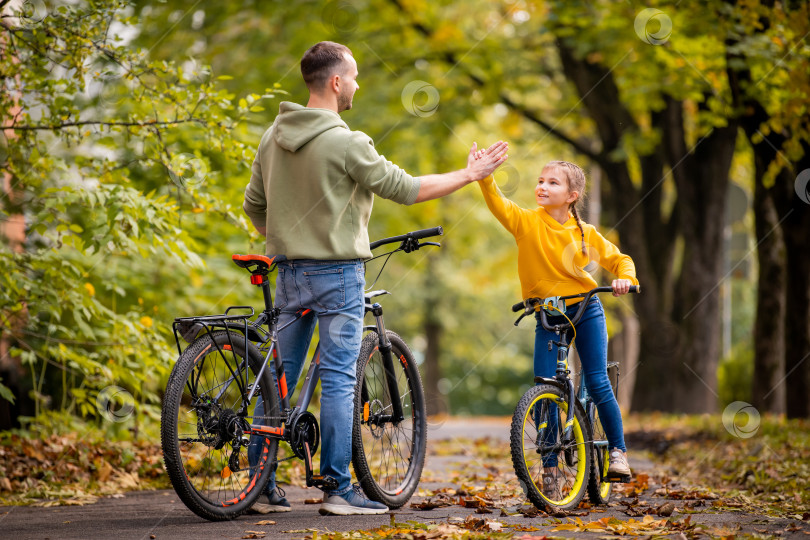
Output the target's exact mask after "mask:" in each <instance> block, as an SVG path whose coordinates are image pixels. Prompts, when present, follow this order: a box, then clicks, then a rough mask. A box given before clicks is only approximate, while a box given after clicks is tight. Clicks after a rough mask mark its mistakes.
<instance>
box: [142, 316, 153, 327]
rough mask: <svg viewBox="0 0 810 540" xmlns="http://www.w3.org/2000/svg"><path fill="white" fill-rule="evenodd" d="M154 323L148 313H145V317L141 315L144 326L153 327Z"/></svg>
mask: <svg viewBox="0 0 810 540" xmlns="http://www.w3.org/2000/svg"><path fill="white" fill-rule="evenodd" d="M152 324H153V323H152V317H149V316H148V315H144V316H143V317H141V325H143V326H144V327H146V328H152Z"/></svg>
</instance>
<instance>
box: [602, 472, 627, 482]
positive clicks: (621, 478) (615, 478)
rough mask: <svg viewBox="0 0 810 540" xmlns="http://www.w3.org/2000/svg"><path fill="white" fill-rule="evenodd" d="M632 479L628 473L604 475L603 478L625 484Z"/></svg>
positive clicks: (606, 480)
mask: <svg viewBox="0 0 810 540" xmlns="http://www.w3.org/2000/svg"><path fill="white" fill-rule="evenodd" d="M632 480H633V477H632V476H631V475H629V474H612V475H609V476H605V478H604V481H605V482H611V483H614V484H626V483H628V482H631V481H632Z"/></svg>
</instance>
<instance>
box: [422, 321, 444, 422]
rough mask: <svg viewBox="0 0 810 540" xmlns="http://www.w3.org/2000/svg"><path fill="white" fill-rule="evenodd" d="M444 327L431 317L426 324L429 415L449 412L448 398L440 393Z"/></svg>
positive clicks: (425, 384)
mask: <svg viewBox="0 0 810 540" xmlns="http://www.w3.org/2000/svg"><path fill="white" fill-rule="evenodd" d="M441 334H442V327H441V325H440V324H439V323H437V322H434V321H431V320H430V317H428V318H427V320H426V322H425V340H426V341H427V346H426V347H425V378H424V388H425V404H426V406H427V413H428V415H429V416H430V415H434V414H445V413H447V412H448V405H447V396H445V395H444V394H442V393H441V392H440V391H439V380H440V379H441V376H442V371H441V366H440V365H439V353H440V351H441V347H440V344H441Z"/></svg>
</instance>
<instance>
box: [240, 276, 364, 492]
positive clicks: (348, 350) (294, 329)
mask: <svg viewBox="0 0 810 540" xmlns="http://www.w3.org/2000/svg"><path fill="white" fill-rule="evenodd" d="M364 286H365V267H364V266H363V261H360V260H358V261H313V260H295V261H285V262H282V263H279V265H278V277H277V278H276V301H275V305H276V307H278V308H281V316H280V317H279V327H282V326H284V325H285V324H287V323H288V322H289V321H291V320H293V319H294V318H295V314H296V313H297V312H298V311H299V310H302V309H311V310H312V312H310V313H309V314H307V315H306V316H304V317H302V318H301V320H299V321H297V322H295V323H293V324H292V325H290V326H289V327H287V328H286V329H285V330H283V331H281V332H279V335H278V340H279V342H278V346H279V354H280V355H281V358H282V360H283V364H284V375H285V377H286V379H287V387H288V388H289V391H290V393H292V391H293V390H294V389H295V386H296V383H297V382H298V378H299V377H300V376H301V371H302V370H303V367H304V360H305V359H306V354H307V351H308V350H309V344H310V341H311V340H312V335H313V333H314V331H315V323H318V328H319V334H318V335H319V340H320V347H321V349H320V375H321V417H320V428H321V447H320V448H321V471H320V472H321V474H323V475H325V476H331V477H332V478H334V479H335V480H337V482H338V488H337V489H336V490H335V491H334V492H331V493H330V494H338V495H342V494H343V493H345V492H347V491H349V490H351V474H350V473H349V462H350V461H351V459H352V419H353V415H354V386H355V380H356V369H357V356H358V355H359V354H360V344H361V340H362V334H363V315H364V314H365V302H364V296H363V287H364ZM268 367H269V368H272V365H270V366H268ZM272 371H274V370H272ZM263 414H264V404H263V403H262V401H261V399H260V400H259V402H258V404H257V405H256V408H255V410H254V416H262V415H263ZM261 444H262V440H261V437H258V436H253V437H251V440H250V446H249V447H248V461H249V462H250V465H251V467H255V466H256V464H257V463H258V461H259V456H260V451H261ZM275 486H276V479H275V470H274V471H273V474H272V476H271V478H270V481H269V482H268V483H267V487H266V489H265V491H266V492H267V493H269V492H271V491H272V490H273V489H275Z"/></svg>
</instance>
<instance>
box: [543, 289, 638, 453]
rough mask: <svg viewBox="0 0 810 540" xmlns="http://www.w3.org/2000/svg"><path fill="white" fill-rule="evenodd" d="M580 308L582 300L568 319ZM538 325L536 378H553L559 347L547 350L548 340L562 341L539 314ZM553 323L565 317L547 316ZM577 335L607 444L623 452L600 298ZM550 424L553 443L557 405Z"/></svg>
mask: <svg viewBox="0 0 810 540" xmlns="http://www.w3.org/2000/svg"><path fill="white" fill-rule="evenodd" d="M578 309H579V303H577V304H574V305H573V306H571V307H569V308H568V309H566V310H565V314H566V315H567V316H568V318H571V317H573V316H574V315H575V314H576V312H577V310H578ZM535 317H536V318H537V327H536V328H535V334H534V375H535V376H536V377H553V376H554V374H555V373H556V372H557V347H556V346H552V347H551V350H550V351H549V350H548V342H549V340H553V341H559V339H558V337H557V334H555V333H554V332H549V331H548V330H546V329H545V328H543V325H542V323H541V322H540V314H539V313H537V314H535ZM548 321H549V323H550V324H551V325H554V324H563V323H565V322H566V321H565V319H564V318H563V317H562V316H560V315H558V316H556V317H548ZM576 330H577V337H576V340H575V342H574V343H575V344H576V349H577V351H578V352H579V359H580V362H581V363H582V373H583V376H584V378H585V379H584V380H585V387H586V388H587V389H588V393H589V394H590V395H591V398H592V399H593V401H594V403H596V409H597V410H598V411H599V418H600V419H601V421H602V426H603V427H604V428H605V435H606V436H607V440H608V446H609V447H610V449H613V448H618V449H619V450H622V451H624V450H625V449H626V448H625V445H624V427H623V426H622V413H621V411H620V410H619V404H618V402H617V401H616V396H614V395H613V390H612V388H611V386H610V380H609V379H608V374H607V343H608V336H607V326H606V325H605V311H604V309H602V303H601V302H600V301H599V299H598V298H595V297H594V298H591V300H590V302H589V303H588V307H586V308H585V313H583V315H582V318H581V319H580V321H579V324H577V326H576ZM549 409H550V410H549V425H548V429H547V430H546V433H547V434H548V435H549V437H548V439H549V440H546V441H544V442H546V443H550V444H553V443H554V442H555V441H556V433H557V414H556V413H557V406H556V405H551V406H550V407H549ZM543 465H544V466H546V467H556V466H557V463H556V455H553V456H549V459H548V460H547V461H546V460H544V463H543Z"/></svg>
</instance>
